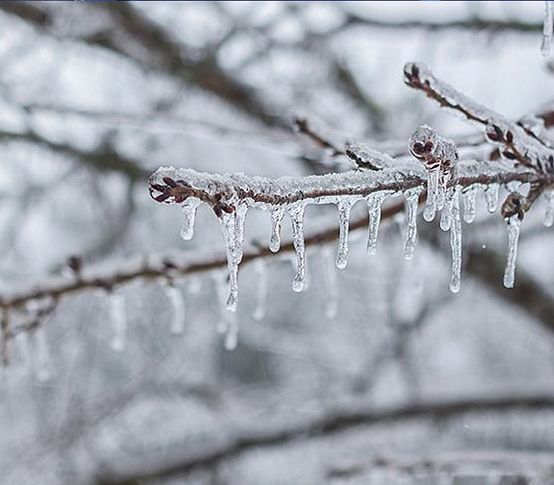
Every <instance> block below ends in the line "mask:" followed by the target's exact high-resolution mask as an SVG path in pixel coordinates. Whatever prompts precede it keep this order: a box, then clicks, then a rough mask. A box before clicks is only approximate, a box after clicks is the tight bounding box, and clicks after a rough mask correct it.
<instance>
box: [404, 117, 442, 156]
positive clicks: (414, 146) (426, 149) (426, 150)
mask: <svg viewBox="0 0 554 485" xmlns="http://www.w3.org/2000/svg"><path fill="white" fill-rule="evenodd" d="M436 144H437V134H436V132H435V130H433V129H432V128H430V127H429V126H427V125H421V126H419V127H418V128H416V130H415V131H414V132H413V133H412V136H411V137H410V152H411V153H412V155H413V156H414V157H416V158H417V159H418V160H425V159H426V158H428V157H429V156H430V155H431V153H432V152H433V150H434V149H435V146H436Z"/></svg>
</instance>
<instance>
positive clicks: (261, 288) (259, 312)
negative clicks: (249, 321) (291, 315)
mask: <svg viewBox="0 0 554 485" xmlns="http://www.w3.org/2000/svg"><path fill="white" fill-rule="evenodd" d="M254 269H255V270H256V307H255V308H254V311H253V312H252V318H253V319H254V320H256V321H257V322H259V321H261V320H263V319H264V318H265V314H266V307H267V263H266V262H265V261H264V260H263V259H259V260H258V261H256V263H254Z"/></svg>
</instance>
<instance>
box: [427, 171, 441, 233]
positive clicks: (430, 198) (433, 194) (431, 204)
mask: <svg viewBox="0 0 554 485" xmlns="http://www.w3.org/2000/svg"><path fill="white" fill-rule="evenodd" d="M427 173H428V174H429V175H428V178H427V201H426V203H425V208H424V209H423V219H425V220H426V221H427V222H431V221H433V220H434V219H435V215H436V213H437V195H438V194H437V192H438V190H439V178H440V172H439V167H436V168H433V169H432V170H429V171H428V172H427Z"/></svg>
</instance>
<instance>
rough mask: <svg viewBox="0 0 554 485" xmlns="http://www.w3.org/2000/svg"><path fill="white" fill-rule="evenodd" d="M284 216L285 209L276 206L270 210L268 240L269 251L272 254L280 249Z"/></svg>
mask: <svg viewBox="0 0 554 485" xmlns="http://www.w3.org/2000/svg"><path fill="white" fill-rule="evenodd" d="M284 215H285V208H284V207H283V206H277V207H274V208H273V209H271V238H270V240H269V250H270V251H271V252H272V253H276V252H277V251H279V248H280V247H281V223H282V222H283V216H284Z"/></svg>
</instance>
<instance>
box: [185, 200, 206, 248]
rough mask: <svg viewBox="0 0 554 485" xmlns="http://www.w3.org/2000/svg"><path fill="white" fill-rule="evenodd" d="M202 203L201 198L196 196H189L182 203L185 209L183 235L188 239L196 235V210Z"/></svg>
mask: <svg viewBox="0 0 554 485" xmlns="http://www.w3.org/2000/svg"><path fill="white" fill-rule="evenodd" d="M200 204H202V201H201V200H198V199H195V198H194V197H190V198H188V199H187V200H186V201H185V202H183V204H182V205H181V209H182V211H183V226H182V228H181V232H180V234H181V237H182V238H183V239H184V240H185V241H188V240H190V239H192V237H193V236H194V221H195V219H196V210H197V209H198V206H199V205H200Z"/></svg>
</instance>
